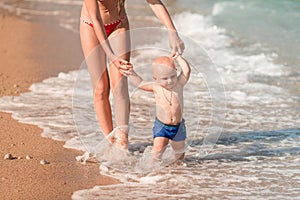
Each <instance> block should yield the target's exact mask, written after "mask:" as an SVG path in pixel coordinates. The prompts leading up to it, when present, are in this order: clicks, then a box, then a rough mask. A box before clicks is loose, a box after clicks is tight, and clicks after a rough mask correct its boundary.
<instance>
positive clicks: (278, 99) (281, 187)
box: [0, 0, 300, 199]
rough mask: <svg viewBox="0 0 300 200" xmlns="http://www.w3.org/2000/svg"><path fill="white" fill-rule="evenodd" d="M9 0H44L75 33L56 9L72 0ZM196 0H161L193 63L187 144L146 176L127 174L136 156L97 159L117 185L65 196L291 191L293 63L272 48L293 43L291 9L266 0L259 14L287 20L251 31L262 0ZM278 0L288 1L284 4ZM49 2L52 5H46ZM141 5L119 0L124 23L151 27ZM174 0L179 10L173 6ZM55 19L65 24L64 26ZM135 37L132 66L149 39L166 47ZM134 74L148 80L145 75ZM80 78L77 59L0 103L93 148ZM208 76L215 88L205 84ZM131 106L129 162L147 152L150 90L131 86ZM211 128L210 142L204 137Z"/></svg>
mask: <svg viewBox="0 0 300 200" xmlns="http://www.w3.org/2000/svg"><path fill="white" fill-rule="evenodd" d="M18 2H19V3H16V2H12V1H9V3H8V1H3V2H1V3H2V4H5V5H12V7H14V6H16V5H20V6H21V7H22V9H25V8H26V9H29V8H30V9H32V10H36V7H39V6H41V4H42V3H41V2H43V4H44V5H46V4H51V5H53V7H45V9H46V8H47V9H50V11H51V12H46V13H55V12H54V11H59V12H56V13H57V15H56V14H53V15H51V16H53V20H54V21H55V20H58V19H59V20H58V21H59V24H60V25H62V26H63V27H65V28H70V30H76V28H75V27H76V24H77V21H76V20H77V18H75V16H76V15H78V13H77V14H74V15H73V16H71V15H70V14H61V10H62V9H61V6H62V5H63V6H65V7H68V9H66V10H72V9H71V8H74V13H75V11H76V10H79V9H80V3H81V1H61V0H60V1H55V2H54V1H52V2H51V3H50V2H48V3H45V2H46V1H18ZM197 2H198V1H196V3H195V1H193V0H190V1H187V3H184V5H185V6H183V7H182V5H183V1H176V2H171V1H167V6H172V9H171V12H172V13H173V14H174V22H175V24H176V27H177V28H178V31H179V32H180V33H181V34H182V36H183V37H184V38H185V41H187V44H188V45H187V51H186V52H185V55H184V56H185V57H187V58H188V59H189V61H190V62H191V63H192V64H193V65H192V67H193V68H192V70H193V71H192V78H191V81H190V82H189V85H188V86H187V88H186V95H185V97H186V98H185V107H184V110H185V115H184V117H185V119H186V121H187V127H188V134H189V140H188V144H189V145H190V146H189V147H188V149H187V155H186V158H185V160H184V161H183V162H179V163H175V164H172V165H169V166H167V167H164V168H162V169H157V170H155V171H153V172H147V173H140V172H139V173H137V171H136V168H135V166H136V165H137V163H138V161H136V160H135V161H133V162H131V163H129V165H130V166H129V167H128V169H127V171H126V170H120V166H121V167H122V166H123V165H122V163H121V164H120V165H119V166H118V165H115V164H114V165H110V164H107V163H102V165H101V167H100V172H101V173H102V174H105V175H108V176H112V177H115V178H117V179H119V180H120V181H121V184H118V185H113V186H95V187H94V188H92V189H89V190H82V191H77V192H75V193H74V194H73V197H72V198H73V199H119V198H121V197H122V198H123V199H132V198H135V199H145V198H150V199H151V198H153V199H156V198H160V199H206V198H209V199H220V198H222V199H257V198H259V199H262V198H267V199H297V198H299V196H300V189H299V188H300V180H299V179H300V172H299V167H300V166H299V165H300V164H299V163H300V162H299V159H300V155H299V154H300V153H299V152H300V139H299V136H300V114H299V113H300V91H299V88H300V74H299V61H298V58H297V56H298V55H296V54H293V53H290V54H286V53H282V52H286V45H287V44H291V43H292V42H293V41H294V42H296V41H297V38H296V37H294V33H298V32H297V31H298V27H299V26H297V23H298V22H299V20H298V21H297V19H298V11H297V10H294V8H296V7H295V5H298V4H297V2H296V1H285V3H284V5H286V7H283V6H280V5H281V4H280V3H278V1H276V4H272V5H271V4H270V6H269V7H267V6H268V3H270V2H271V1H267V2H266V3H265V4H264V6H265V12H266V13H268V12H270V13H275V14H274V16H275V18H274V19H277V16H278V15H279V14H278V13H282V12H283V10H284V9H287V10H289V11H290V12H286V15H284V16H282V18H280V19H283V18H285V17H286V18H292V19H294V20H290V21H288V22H287V23H283V24H282V25H280V26H279V25H278V24H281V23H278V24H277V23H275V22H274V24H275V25H278V26H275V27H273V28H274V29H269V28H267V27H264V26H265V24H263V23H264V22H263V21H260V24H255V25H256V26H255V27H261V28H259V31H257V30H255V29H251V23H250V22H252V23H254V22H255V19H256V18H255V17H257V18H259V16H260V15H255V13H256V12H258V14H259V13H261V9H262V6H261V4H263V3H260V2H258V1H250V2H247V3H242V2H241V1H230V2H228V1H226V2H225V1H203V4H202V5H198V3H197ZM293 2H294V3H295V4H292V3H293ZM173 3H174V5H173ZM273 3H274V2H273ZM288 3H290V4H292V5H293V6H292V7H289V6H290V4H288ZM2 4H1V5H2ZM34 5H35V6H34ZM55 5H58V6H57V7H59V9H55V8H56V7H55ZM143 5H144V2H143V3H141V2H138V1H128V8H134V9H131V10H132V11H131V12H129V13H128V14H129V18H131V20H132V26H133V27H140V26H142V25H143V23H144V22H145V21H147V22H149V24H151V25H152V24H153V25H156V26H157V24H158V23H157V21H156V20H155V18H154V17H153V15H152V14H151V10H150V11H149V9H146V8H144V7H143ZM176 6H177V7H181V10H179V11H177V12H176V13H175V10H176V9H175V8H176ZM281 8H282V10H281ZM22 9H21V11H18V12H19V13H21V15H22V16H23V15H24V17H26V18H30V19H31V20H38V19H36V16H39V15H43V16H44V15H45V14H42V13H40V14H39V13H36V14H33V13H30V12H28V13H29V14H28V16H27V14H24V13H26V12H24V11H22ZM243 9H244V10H245V9H246V10H247V9H248V10H249V9H250V10H251V12H245V13H248V14H249V13H253V12H254V14H252V15H250V16H247V15H243V13H244V12H238V11H239V10H243ZM15 10H18V9H15ZM230 11H232V12H230ZM233 11H234V12H233ZM15 12H17V11H15ZM49 15H50V14H49ZM234 15H237V16H243V17H248V18H247V22H249V25H248V26H247V25H245V24H243V23H242V22H243V20H242V19H239V18H238V17H235V16H234ZM57 16H59V17H57ZM141 16H142V17H141ZM268 16H269V17H270V19H269V20H271V19H273V18H272V15H271V14H269V15H268ZM250 18H251V19H250ZM252 18H253V19H252ZM239 20H240V21H239ZM256 20H257V19H256ZM62 22H66V23H65V25H63V23H62ZM186 22H189V23H186ZM238 22H240V23H238ZM272 23H273V21H272ZM292 23H294V24H292ZM66 24H67V25H66ZM283 25H285V26H287V27H288V28H287V29H286V32H285V33H284V34H286V35H287V36H289V37H287V36H286V37H282V35H281V36H280V38H281V39H280V41H275V40H273V39H272V38H271V39H269V40H265V38H267V39H268V36H270V35H271V34H272V33H274V35H276V34H279V35H280V34H283V30H282V29H281V28H279V27H281V26H283ZM252 26H253V25H252ZM270 26H273V24H271V25H270ZM276 27H277V29H275V28H276ZM262 28H264V29H262ZM251 31H253V32H251ZM254 33H255V34H254ZM148 35H149V34H148ZM148 35H146V37H147V36H148ZM153 35H154V34H153ZM143 37H145V36H141V38H142V39H141V40H140V41H137V47H136V49H135V53H134V54H133V58H132V62H133V63H134V64H136V65H138V66H140V68H139V69H140V70H141V71H144V70H145V69H146V68H147V66H148V65H149V63H150V60H151V58H152V56H153V55H154V54H155V53H160V51H154V50H155V48H156V45H158V46H160V47H162V48H163V49H168V44H167V41H165V40H164V39H163V38H162V39H161V40H159V38H158V39H157V38H156V37H155V38H153V40H154V41H155V43H153V42H152V43H151V42H147V43H146V44H145V42H143V41H144V39H143ZM276 37H277V38H278V37H279V36H276ZM148 38H149V37H148ZM151 38H152V37H151ZM151 38H150V39H151ZM286 38H290V39H291V40H286ZM190 40H192V41H193V42H190ZM279 43H280V44H279ZM149 47H151V48H149ZM154 47H155V48H154ZM199 47H200V48H201V47H203V48H205V50H206V51H201V56H199V52H198V51H197V50H199ZM195 52H196V53H195ZM205 52H206V53H207V54H208V55H209V56H210V58H211V59H212V61H213V62H214V64H215V65H201V64H202V63H203V62H202V61H203V60H207V59H205V58H204V57H205ZM293 52H294V51H293ZM295 52H297V51H296V49H295ZM200 58H201V59H200ZM206 66H209V67H208V68H205V67H206ZM195 72H197V73H195ZM143 75H145V77H146V78H151V76H149V73H143ZM89 82H90V80H89V76H88V73H87V71H86V69H85V66H84V65H82V66H81V69H79V70H78V71H73V72H70V73H67V74H65V73H61V74H60V75H59V76H58V77H54V78H49V79H47V80H44V81H43V82H42V83H36V84H33V85H32V86H31V88H30V89H31V92H29V93H24V94H21V96H20V97H3V98H1V99H0V110H4V111H7V112H12V113H13V117H15V118H17V119H18V120H20V121H22V122H26V123H31V124H36V125H38V126H40V127H42V128H43V130H44V132H43V136H45V137H51V138H53V139H58V140H63V141H66V144H65V147H66V148H75V149H81V150H88V151H89V152H94V151H97V150H98V148H95V147H97V145H99V142H100V141H101V140H102V139H103V137H102V134H101V131H100V129H99V126H98V124H97V121H96V118H95V114H94V112H93V103H92V91H91V87H90V84H89ZM214 82H216V83H217V84H216V85H217V86H219V87H214V86H215V85H214V84H213V83H214ZM221 82H222V84H219V83H221ZM223 86H224V88H225V93H223V92H224V91H223V90H222V88H223ZM211 88H213V89H216V92H214V91H215V90H211ZM212 93H213V95H211V94H212ZM224 95H225V96H226V101H225V100H224V99H223V96H224ZM72 96H73V104H72ZM74 96H75V98H74ZM82 102H84V103H82ZM131 103H132V112H131V124H130V126H131V134H130V152H131V155H130V158H136V159H137V160H138V159H140V158H142V156H143V155H144V156H147V155H148V154H143V151H144V150H145V149H146V151H147V146H151V145H152V138H151V128H152V123H153V119H154V114H153V113H154V108H153V106H152V104H153V97H152V96H151V95H149V94H147V93H145V92H142V91H138V90H134V88H131ZM225 103H226V106H225ZM44 105H47V106H44ZM216 105H217V106H216ZM215 106H216V107H215ZM216 113H217V115H213V114H216ZM212 116H215V118H212ZM224 117H225V118H224ZM73 119H74V120H75V123H76V127H75V126H74V121H73ZM223 123H224V124H223ZM214 125H216V126H214ZM221 126H223V128H222V129H220V127H221ZM220 130H221V131H222V134H221V136H220V137H219V139H218V140H217V141H216V144H215V143H214V142H212V143H209V142H211V141H215V139H217V138H218V136H219V134H218V133H219V131H220ZM209 133H210V134H209ZM211 134H212V136H213V137H212V140H210V139H211V138H210V137H209V136H211ZM203 144H208V145H209V147H210V148H208V149H206V148H205V145H203ZM214 144H215V145H214ZM211 147H214V148H213V149H211ZM205 150H208V152H205ZM207 153H208V155H207ZM204 155H206V156H204ZM126 164H128V163H126ZM107 166H108V167H107ZM109 166H110V167H109ZM112 166H113V167H112ZM124 171H126V173H125V172H124ZM124 194H126V196H125V195H124Z"/></svg>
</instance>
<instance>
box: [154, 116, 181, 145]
mask: <svg viewBox="0 0 300 200" xmlns="http://www.w3.org/2000/svg"><path fill="white" fill-rule="evenodd" d="M152 130H153V138H156V137H164V138H168V139H170V140H173V141H175V142H179V141H183V140H185V139H186V128H185V122H184V119H182V122H181V123H180V124H178V125H168V124H164V123H163V122H161V121H160V120H159V119H157V118H155V122H154V127H153V129H152Z"/></svg>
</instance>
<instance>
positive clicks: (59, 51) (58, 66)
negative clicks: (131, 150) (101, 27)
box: [0, 11, 118, 200]
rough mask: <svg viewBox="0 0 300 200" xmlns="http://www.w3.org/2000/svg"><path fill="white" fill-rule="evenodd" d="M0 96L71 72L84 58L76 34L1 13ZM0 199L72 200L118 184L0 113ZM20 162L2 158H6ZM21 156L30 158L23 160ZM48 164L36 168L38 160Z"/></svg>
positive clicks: (31, 127) (37, 131)
mask: <svg viewBox="0 0 300 200" xmlns="http://www.w3.org/2000/svg"><path fill="white" fill-rule="evenodd" d="M0 30H1V31H0V43H1V46H0V52H1V54H0V60H1V61H0V83H1V84H0V98H1V97H3V96H16V95H20V94H21V93H23V92H27V91H29V90H28V88H29V87H30V85H32V83H35V82H40V81H42V80H44V79H46V78H48V77H53V76H56V75H58V73H59V72H68V71H70V70H76V69H78V67H79V66H80V64H81V61H82V60H83V56H82V53H81V47H80V40H79V35H76V34H73V33H71V32H70V31H67V30H63V29H59V28H55V27H47V26H45V25H44V26H43V25H41V24H38V23H34V22H29V21H26V20H23V19H20V18H19V17H17V16H13V15H11V14H8V13H6V12H5V11H4V12H2V11H1V13H0ZM0 127H1V129H0V137H1V140H0V155H1V158H0V165H1V166H2V167H1V170H0V194H1V195H0V196H1V197H2V198H1V199H4V200H5V199H35V198H37V197H38V198H39V199H71V195H72V193H73V192H75V191H77V190H81V189H87V188H91V187H93V186H95V185H107V184H115V183H118V181H117V180H114V179H112V178H110V177H105V176H102V175H100V173H99V166H98V165H95V164H92V163H88V164H86V165H82V164H80V163H79V162H77V161H76V160H75V157H76V156H78V155H82V154H83V152H81V151H77V150H72V149H66V148H64V147H63V145H64V142H60V141H54V140H52V139H50V138H43V137H42V136H41V132H42V129H40V128H38V127H37V126H34V125H29V124H23V123H20V122H18V121H17V120H15V119H13V118H12V116H11V114H8V113H4V112H0ZM7 153H10V154H12V155H13V157H21V159H12V160H4V159H3V157H4V155H5V154H7ZM26 155H30V156H32V159H30V160H27V159H26V158H25V157H26ZM42 159H45V160H47V161H49V162H50V164H48V165H41V164H40V160H42Z"/></svg>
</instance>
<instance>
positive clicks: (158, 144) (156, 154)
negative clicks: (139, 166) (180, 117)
mask: <svg viewBox="0 0 300 200" xmlns="http://www.w3.org/2000/svg"><path fill="white" fill-rule="evenodd" d="M168 143H169V139H168V138H165V137H156V138H154V141H153V148H152V161H159V160H161V157H162V155H163V153H164V151H165V150H166V147H167V145H168Z"/></svg>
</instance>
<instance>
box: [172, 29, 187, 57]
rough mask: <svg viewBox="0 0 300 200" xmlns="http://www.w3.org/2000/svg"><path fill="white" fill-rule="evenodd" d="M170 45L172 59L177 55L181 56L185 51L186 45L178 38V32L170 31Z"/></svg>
mask: <svg viewBox="0 0 300 200" xmlns="http://www.w3.org/2000/svg"><path fill="white" fill-rule="evenodd" d="M169 43H170V47H171V49H172V54H171V57H174V56H175V54H176V53H178V54H179V55H181V54H182V53H183V50H184V48H185V47H184V43H183V41H182V40H181V39H180V37H179V36H178V34H177V32H176V31H169Z"/></svg>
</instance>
